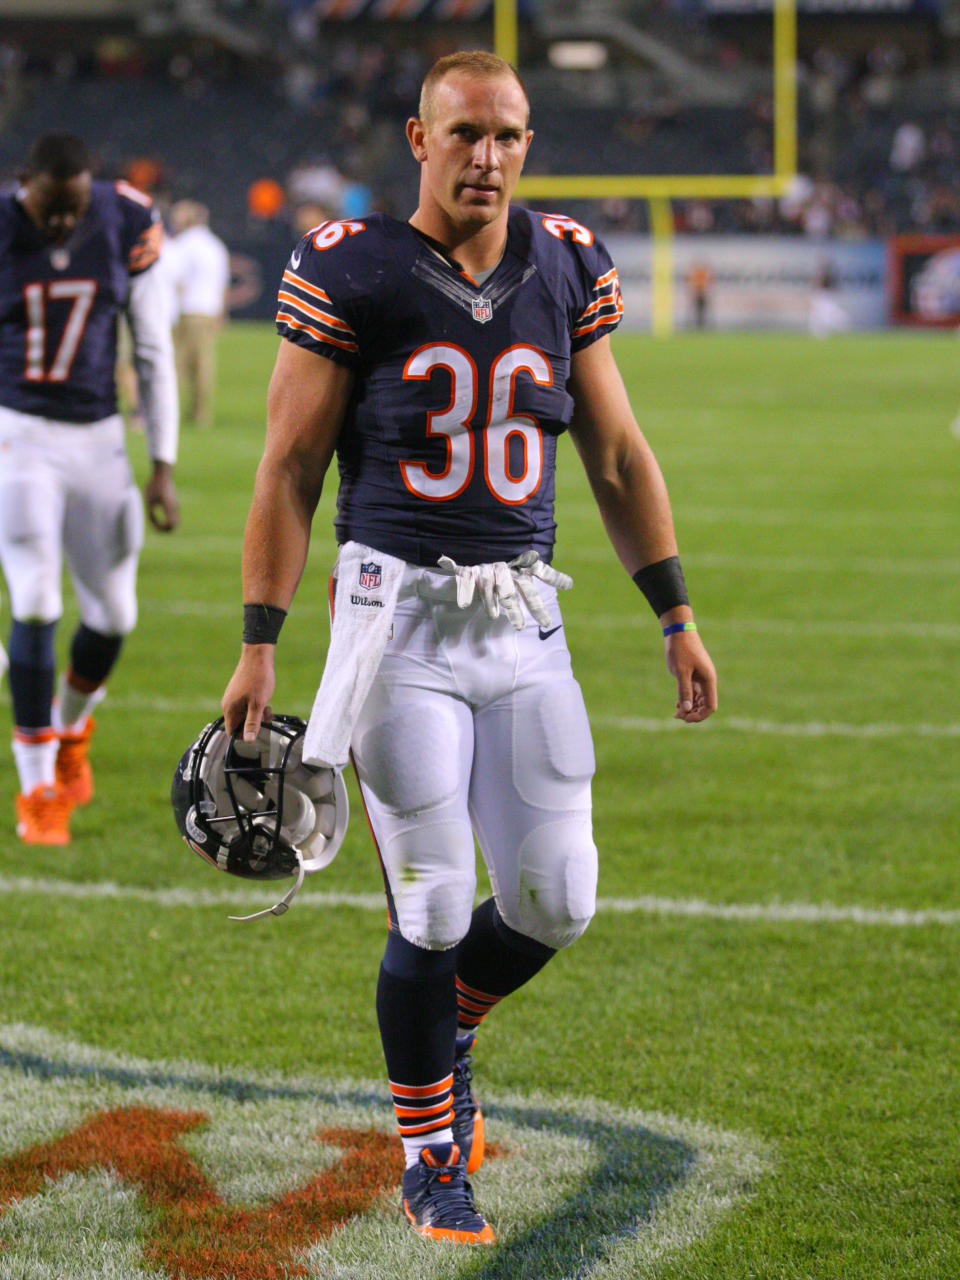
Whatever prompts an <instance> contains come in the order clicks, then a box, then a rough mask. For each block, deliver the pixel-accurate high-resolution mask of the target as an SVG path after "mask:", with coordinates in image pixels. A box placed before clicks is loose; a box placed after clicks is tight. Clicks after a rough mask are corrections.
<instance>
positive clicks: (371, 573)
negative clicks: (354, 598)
mask: <svg viewBox="0 0 960 1280" xmlns="http://www.w3.org/2000/svg"><path fill="white" fill-rule="evenodd" d="M381 574H382V569H381V566H380V565H378V564H374V562H373V561H372V560H368V561H367V562H366V563H365V564H361V566H360V585H361V587H365V588H366V589H367V591H373V590H374V588H375V587H379V585H380V577H381Z"/></svg>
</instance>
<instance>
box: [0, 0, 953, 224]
mask: <svg viewBox="0 0 960 1280" xmlns="http://www.w3.org/2000/svg"><path fill="white" fill-rule="evenodd" d="M233 8H234V9H235V10H236V12H237V14H238V16H240V17H244V16H245V14H246V10H245V8H244V0H233ZM257 12H258V13H260V14H261V15H262V13H263V9H262V7H260V8H258V9H257ZM272 14H273V20H274V22H275V23H279V24H280V29H281V34H282V41H281V43H282V45H283V48H284V50H285V53H284V56H283V58H282V59H278V58H277V56H276V53H275V50H276V44H275V43H271V42H270V41H266V42H265V44H264V46H263V48H264V52H261V53H260V54H259V55H255V56H254V57H253V58H251V55H250V52H249V50H246V51H242V52H238V51H231V50H229V49H227V48H225V47H222V46H218V45H217V44H215V43H214V42H212V41H209V40H206V41H196V42H194V43H193V44H190V45H184V44H183V43H182V42H181V43H180V44H179V45H178V46H177V47H174V48H168V47H165V46H164V44H163V43H162V42H152V43H146V44H145V43H142V42H138V41H137V40H136V39H134V38H132V37H123V36H116V35H111V36H105V37H104V38H103V39H102V40H100V41H99V42H97V43H95V44H94V45H91V46H89V47H86V48H78V47H75V46H72V45H70V44H69V43H67V44H64V45H61V46H58V45H57V44H56V43H55V42H47V43H46V44H45V45H44V47H43V48H42V49H40V50H35V49H31V50H27V49H24V48H22V47H18V46H17V45H15V44H13V43H9V42H8V43H5V44H2V45H0V125H2V126H3V127H2V139H3V140H2V141H0V163H2V166H3V168H4V170H5V176H6V178H7V179H8V180H10V178H11V175H12V170H13V166H14V165H15V162H16V161H17V160H18V159H19V158H20V157H19V155H18V154H16V151H15V148H16V146H17V145H19V143H18V141H17V138H18V135H17V128H18V125H21V124H22V126H23V130H24V136H26V134H27V132H28V131H30V130H33V129H34V126H35V123H36V121H35V120H34V119H33V116H34V115H36V111H35V109H34V108H35V107H36V104H37V102H38V100H43V101H47V102H48V103H54V104H55V102H56V100H57V98H56V95H57V91H58V89H59V90H61V91H62V94H63V99H64V101H68V100H70V99H71V95H72V93H73V90H74V89H75V87H76V86H77V85H82V86H84V87H85V92H86V94H87V98H86V101H87V103H88V104H89V105H90V111H91V113H92V114H91V119H95V118H96V114H95V108H96V105H97V102H98V99H97V97H96V94H97V91H98V89H99V90H101V91H103V92H105V93H109V94H110V95H112V100H114V101H118V102H121V103H122V107H121V110H120V111H119V112H117V115H120V116H124V117H125V118H126V117H129V116H130V115H131V114H135V110H136V108H135V106H134V105H131V104H135V103H137V102H142V103H143V104H144V111H145V113H146V116H147V118H148V119H149V121H150V127H149V128H144V129H140V128H138V127H137V126H136V123H135V122H133V123H131V127H130V129H129V131H128V133H127V134H124V132H123V130H122V129H119V130H118V129H110V130H106V131H104V133H105V136H103V137H91V139H90V141H91V142H92V143H93V145H94V146H95V148H96V149H97V150H98V153H99V156H98V158H99V160H100V162H101V167H102V169H103V170H104V171H107V172H110V171H113V172H114V173H116V174H117V175H118V176H120V175H122V176H125V177H127V178H128V179H129V180H130V181H131V182H133V183H134V184H135V185H137V186H140V187H142V188H143V189H146V190H148V191H150V192H152V193H153V194H154V195H155V196H156V197H157V198H158V199H159V201H160V202H161V205H163V204H164V202H166V203H167V204H169V203H172V202H173V201H174V200H176V199H179V198H182V197H184V196H191V197H194V198H197V199H202V200H203V201H204V202H205V203H206V204H207V205H209V206H210V209H211V216H212V219H213V221H214V222H215V224H216V225H217V226H218V227H219V228H220V231H221V234H223V235H224V236H225V237H227V238H231V237H234V238H235V237H238V236H245V237H250V236H254V237H257V236H259V237H270V236H275V235H276V236H278V237H281V238H283V239H284V240H288V239H289V237H290V235H291V234H292V233H295V232H297V233H298V232H300V231H302V230H303V229H304V228H305V227H309V226H312V225H315V224H316V222H318V221H320V220H322V219H323V218H326V217H360V216H362V215H363V214H365V213H367V212H369V211H370V210H375V209H380V210H384V211H386V212H390V213H394V214H397V215H398V216H404V215H405V213H406V212H407V211H408V209H409V207H410V200H411V199H412V198H413V194H414V190H415V188H414V185H413V184H414V182H415V174H414V173H413V170H412V166H411V165H410V164H409V158H408V157H407V156H406V154H405V153H404V151H403V148H402V147H401V146H399V144H398V139H399V137H400V134H399V133H398V127H402V124H403V121H404V120H405V118H406V116H407V115H408V114H409V113H410V110H411V106H412V104H414V103H415V101H416V96H417V91H418V85H419V81H420V78H421V76H422V74H423V72H424V70H425V68H426V67H427V66H428V65H429V64H430V63H431V62H432V61H433V59H434V58H435V57H437V56H439V55H440V54H442V53H444V52H447V51H449V50H450V49H452V48H455V47H457V46H458V45H459V44H461V43H463V42H464V32H463V31H462V30H459V29H453V28H451V27H450V24H446V27H445V26H444V24H435V26H434V27H431V28H423V29H419V30H417V31H414V30H413V29H412V24H409V28H410V29H409V31H408V34H407V38H406V39H399V38H395V30H396V28H395V27H394V28H391V34H389V35H388V34H386V29H384V32H385V34H383V35H381V34H380V31H379V30H377V29H374V28H373V27H372V26H371V25H370V24H367V25H364V26H363V28H362V29H357V28H356V27H354V28H353V29H352V30H351V28H350V27H349V26H348V25H347V24H331V23H329V22H324V21H321V8H320V6H319V5H318V3H317V0H302V2H301V0H284V2H283V3H282V4H278V5H277V6H276V7H275V8H274V9H273V10H272ZM673 16H674V17H675V16H676V15H675V13H674V15H673ZM696 29H697V31H698V32H699V33H700V34H699V36H698V39H699V41H700V45H699V46H698V51H699V52H700V53H701V54H702V53H703V52H704V49H703V47H702V46H703V41H704V39H705V37H703V24H702V22H700V23H698V24H697V28H696ZM331 31H334V32H335V34H331ZM371 31H373V34H372V35H371ZM467 39H468V40H472V42H473V43H481V42H482V39H483V33H482V31H478V32H470V33H467ZM706 53H707V56H709V57H711V58H713V59H714V60H715V62H716V64H717V65H718V66H723V67H725V68H726V69H727V70H730V71H732V72H734V73H735V71H736V64H737V60H738V58H739V57H740V53H739V50H738V49H737V47H736V46H734V45H733V44H731V43H730V42H728V41H725V40H724V39H722V38H718V39H714V41H713V44H712V45H711V46H710V47H709V48H708V49H707V50H706ZM928 71H929V68H928V67H924V66H923V65H918V63H917V59H916V57H915V55H914V54H911V55H908V54H906V53H905V52H904V51H903V50H902V49H901V48H900V46H899V45H898V44H897V42H896V41H895V40H893V39H890V38H886V37H884V38H881V39H878V40H877V42H876V44H875V45H874V46H873V47H871V48H870V49H868V50H867V51H866V52H865V53H864V54H863V55H861V56H858V57H856V58H853V57H850V56H847V55H844V54H843V53H841V52H840V51H839V50H838V48H836V47H834V46H832V45H830V44H829V43H824V44H822V45H821V46H819V47H817V48H816V49H815V50H814V51H813V53H812V54H808V55H807V56H806V57H805V59H804V61H803V62H802V63H801V65H800V68H799V72H800V101H799V107H800V110H799V120H800V135H799V157H800V173H799V175H798V177H797V179H796V181H795V182H794V184H793V186H792V187H791V189H790V191H789V192H788V193H787V194H786V195H785V196H783V197H782V198H780V199H777V200H773V199H756V200H726V201H717V200H688V201H677V202H675V203H674V215H675V221H676V226H677V229H678V230H679V231H682V232H686V233H690V234H698V233H750V232H771V233H780V234H790V235H798V236H808V237H816V238H823V237H841V238H863V237H873V236H885V235H888V234H891V233H895V232H905V231H910V232H924V231H931V232H932V231H960V165H958V163H957V160H958V148H960V105H956V106H953V105H951V103H950V101H949V98H948V99H944V98H942V97H941V98H940V99H939V100H938V99H937V98H936V95H935V94H934V95H933V97H932V99H931V95H930V94H929V92H928V93H927V94H926V96H924V94H923V93H920V94H919V95H915V94H913V93H912V86H913V85H914V84H917V83H919V81H920V80H922V77H923V76H924V74H926V73H927V72H928ZM925 104H926V105H925ZM79 109H80V112H81V115H82V102H81V107H80V108H79ZM191 109H194V110H195V111H196V112H197V113H199V114H198V116H197V117H195V118H201V119H203V120H209V121H210V122H211V124H210V130H211V139H206V140H205V142H206V151H205V152H204V153H203V155H202V157H201V158H192V156H191V152H190V147H191V145H192V144H195V145H197V146H199V145H200V139H199V137H198V136H194V137H191V136H189V135H190V134H191V133H192V132H194V131H193V130H192V128H191V126H190V124H189V123H188V124H187V125H186V126H184V124H183V123H182V121H183V120H189V119H191V117H189V116H184V115H182V112H183V111H189V110H191ZM534 110H535V120H534V124H535V125H539V128H540V130H541V134H540V137H538V140H537V147H536V148H535V150H534V152H532V153H531V156H532V163H533V164H534V165H537V163H538V162H539V164H540V165H541V166H542V167H545V168H549V167H553V166H554V165H555V164H556V163H557V159H556V157H557V156H562V165H563V168H564V171H566V172H577V171H580V172H589V171H591V170H595V169H596V166H597V163H598V162H599V163H603V160H601V159H600V156H601V144H602V147H605V148H607V151H608V152H609V155H610V157H611V158H610V159H608V160H607V163H608V164H620V165H622V164H624V163H627V162H629V160H630V159H631V158H632V162H633V171H634V172H658V171H659V172H663V171H666V170H665V168H664V166H665V165H666V164H668V163H669V162H670V160H671V157H675V158H677V161H678V165H679V167H680V170H681V171H684V170H685V171H687V172H693V171H699V172H709V171H711V170H712V168H713V167H714V164H715V163H720V162H718V161H716V160H715V157H717V156H720V155H723V156H724V157H725V158H724V159H723V161H722V166H723V168H724V169H725V171H727V172H756V173H763V172H769V171H770V169H771V167H772V117H773V109H772V101H771V97H770V94H769V92H758V93H757V94H756V95H755V96H754V98H753V100H752V101H751V102H750V103H749V105H747V106H745V107H738V108H737V109H735V110H730V111H727V112H721V111H718V112H709V111H707V112H703V111H701V112H699V113H696V112H690V111H688V110H686V109H685V108H684V106H683V105H681V104H680V103H679V102H678V101H675V100H674V99H673V98H672V97H671V96H670V95H669V94H664V95H662V96H661V97H660V99H659V100H658V101H657V103H656V104H655V105H654V106H652V107H647V108H645V109H639V108H635V109H624V108H623V106H622V105H620V106H613V107H611V109H610V113H609V123H608V126H607V127H605V125H604V116H603V114H602V112H597V111H593V112H592V114H591V115H590V116H589V125H588V127H584V128H580V129H577V130H574V131H570V130H569V128H567V129H564V128H563V124H562V122H563V121H564V120H566V121H569V106H568V104H563V103H560V104H558V103H555V102H553V103H551V102H548V103H546V104H543V106H541V105H540V104H539V103H538V102H537V100H536V99H535V101H534ZM551 111H552V112H553V113H554V117H556V122H557V123H558V128H559V130H560V135H561V136H560V137H559V138H558V139H556V140H554V141H553V143H552V144H551V137H552V130H553V125H554V122H555V120H554V117H552V116H551ZM178 112H181V114H180V115H178ZM178 121H179V123H178ZM165 122H167V127H168V129H169V132H165ZM41 123H42V124H46V119H45V118H44V119H43V120H42V121H41ZM71 123H73V121H71ZM231 130H232V132H231ZM185 133H186V135H187V136H184V134H185ZM131 136H132V137H133V138H135V139H137V140H138V141H137V142H131ZM231 139H232V144H231ZM238 139H239V145H238V143H237V140H238ZM578 148H579V149H580V150H582V152H583V154H582V155H581V156H578V155H577V149H578ZM611 149H612V150H611ZM231 152H232V154H229V153H231ZM564 208H565V210H566V211H567V212H571V213H573V214H574V216H581V217H584V218H586V219H587V220H589V221H590V222H591V223H592V224H593V225H594V226H596V227H597V229H598V230H600V231H604V230H611V229H615V230H639V231H643V230H646V229H647V225H648V224H647V216H648V215H647V208H646V204H645V202H644V201H639V200H636V201H634V200H620V199H611V200H607V201H604V202H603V203H602V204H599V205H597V204H593V203H591V204H584V205H583V206H582V207H577V206H574V207H571V202H569V201H567V202H564Z"/></svg>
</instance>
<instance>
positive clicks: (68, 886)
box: [0, 876, 960, 929]
mask: <svg viewBox="0 0 960 1280" xmlns="http://www.w3.org/2000/svg"><path fill="white" fill-rule="evenodd" d="M0 894H7V895H16V894H37V895H40V896H43V897H48V898H72V899H77V900H83V899H90V898H97V899H101V900H104V899H114V900H118V901H121V900H126V901H136V902H147V903H151V904H153V905H154V906H157V907H221V906H222V907H233V906H252V905H256V904H257V903H259V902H261V901H263V902H264V903H265V904H266V905H269V903H270V902H273V901H275V899H276V894H274V895H273V896H272V897H270V898H269V900H268V898H267V897H265V896H264V895H263V894H262V893H261V892H260V891H258V890H257V889H254V888H249V889H245V888H236V889H230V888H223V889H219V890H218V889H187V888H177V889H147V888H141V887H139V886H137V885H122V884H117V883H116V882H115V881H112V880H99V881H92V882H83V881H74V880H54V879H43V878H34V877H30V876H0ZM296 907H297V909H298V910H300V909H302V908H304V907H315V908H316V907H321V908H331V907H353V908H355V909H356V910H359V911H375V912H382V911H385V910H386V907H385V904H384V899H383V896H382V895H381V894H379V893H322V892H321V893H314V892H311V891H310V890H305V891H304V892H303V893H302V894H301V895H300V897H299V898H298V899H297V903H296ZM597 910H598V911H599V912H600V913H601V914H607V913H611V914H612V913H619V914H623V913H634V914H638V915H660V916H686V917H691V916H692V917H703V918H707V919H713V920H744V921H751V920H755V921H761V922H773V923H790V924H792V923H800V924H856V925H880V926H886V927H892V928H898V929H903V928H908V927H916V926H922V925H931V924H935V925H948V926H951V927H953V926H956V925H958V924H960V910H940V909H937V908H926V909H920V910H908V909H906V908H903V907H858V906H849V907H842V906H834V905H832V904H830V903H815V902H730V903H724V902H706V901H704V900H703V899H700V898H657V897H652V896H649V895H644V896H641V897H637V898H622V897H621V898H600V899H598V901H597Z"/></svg>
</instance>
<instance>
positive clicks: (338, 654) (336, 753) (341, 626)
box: [303, 542, 406, 769]
mask: <svg viewBox="0 0 960 1280" xmlns="http://www.w3.org/2000/svg"><path fill="white" fill-rule="evenodd" d="M405 568H406V563H405V561H403V560H398V559H397V558H396V556H388V555H384V553H383V552H382V551H374V549H373V548H372V547H366V546H363V545H362V544H361V543H359V542H345V543H344V544H343V546H342V547H341V548H340V555H339V556H338V557H337V567H336V569H335V570H334V573H335V575H336V580H337V591H336V596H335V598H334V613H333V620H332V622H331V625H330V648H329V649H328V650H327V660H326V663H325V664H324V668H323V676H322V678H321V680H320V688H319V689H318V690H317V696H316V698H315V699H314V703H313V710H312V711H311V713H310V720H309V722H308V723H307V732H306V734H305V735H304V739H303V760H304V763H305V764H314V765H322V766H324V767H326V768H330V769H341V768H343V766H344V765H345V764H346V763H347V761H348V760H349V758H350V738H351V736H352V734H353V726H354V725H355V724H356V722H357V717H358V716H359V714H360V712H361V710H362V708H363V704H364V702H365V701H366V698H367V694H368V693H369V692H370V686H371V685H372V684H373V679H374V676H375V675H376V674H377V670H378V669H379V666H380V660H381V658H382V657H383V651H384V648H385V647H386V643H387V637H388V636H389V634H390V624H391V623H392V622H393V611H394V609H395V607H396V603H397V594H398V592H399V590H400V579H401V578H402V577H403V571H404V569H405Z"/></svg>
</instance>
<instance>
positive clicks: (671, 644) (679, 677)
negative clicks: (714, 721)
mask: <svg viewBox="0 0 960 1280" xmlns="http://www.w3.org/2000/svg"><path fill="white" fill-rule="evenodd" d="M664 646H665V649H666V659H667V669H668V671H669V672H670V674H671V675H672V676H674V677H675V678H676V681H677V706H676V710H675V711H674V713H673V718H674V719H675V720H685V721H686V722H687V723H688V724H696V723H697V722H698V721H700V720H706V719H707V717H708V716H712V715H713V713H714V712H715V711H716V709H717V673H716V670H715V668H714V665H713V662H712V661H711V660H710V655H709V653H707V650H706V648H705V647H704V644H703V641H702V640H701V639H700V636H699V634H698V633H697V632H696V631H677V632H675V633H674V634H673V635H672V636H667V637H666V638H665V639H664Z"/></svg>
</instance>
